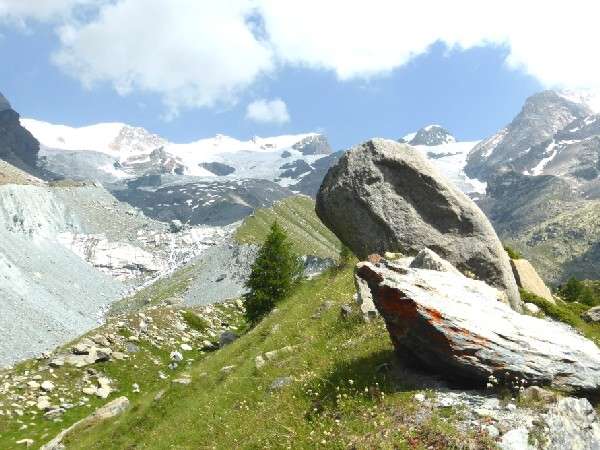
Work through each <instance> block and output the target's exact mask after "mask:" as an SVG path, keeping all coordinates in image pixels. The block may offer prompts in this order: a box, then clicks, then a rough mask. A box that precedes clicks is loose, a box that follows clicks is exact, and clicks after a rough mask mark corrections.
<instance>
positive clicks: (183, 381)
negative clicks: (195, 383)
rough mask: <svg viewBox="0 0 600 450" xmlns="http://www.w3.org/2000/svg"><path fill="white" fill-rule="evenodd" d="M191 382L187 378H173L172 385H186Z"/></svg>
mask: <svg viewBox="0 0 600 450" xmlns="http://www.w3.org/2000/svg"><path fill="white" fill-rule="evenodd" d="M191 382H192V379H191V378H190V377H189V376H183V377H181V378H175V379H174V380H173V383H176V384H183V385H188V384H190V383H191Z"/></svg>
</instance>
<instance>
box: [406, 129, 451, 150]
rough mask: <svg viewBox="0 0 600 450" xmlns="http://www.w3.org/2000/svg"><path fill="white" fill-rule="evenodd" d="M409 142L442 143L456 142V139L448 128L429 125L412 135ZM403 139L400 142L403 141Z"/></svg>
mask: <svg viewBox="0 0 600 450" xmlns="http://www.w3.org/2000/svg"><path fill="white" fill-rule="evenodd" d="M411 137H412V139H410V140H409V141H408V142H406V143H407V144H410V145H441V144H449V143H451V142H456V139H455V138H454V136H452V134H450V132H449V131H448V130H446V129H445V128H443V127H441V126H439V125H428V126H426V127H423V128H421V129H420V130H419V131H417V132H416V133H415V135H414V136H411ZM402 141H403V140H401V141H400V142H402Z"/></svg>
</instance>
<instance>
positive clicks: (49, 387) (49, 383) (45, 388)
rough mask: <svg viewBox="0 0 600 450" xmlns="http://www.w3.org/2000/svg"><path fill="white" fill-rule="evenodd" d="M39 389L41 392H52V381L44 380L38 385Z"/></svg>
mask: <svg viewBox="0 0 600 450" xmlns="http://www.w3.org/2000/svg"><path fill="white" fill-rule="evenodd" d="M40 387H41V388H42V390H43V391H46V392H52V391H53V390H54V383H53V382H52V381H48V380H46V381H44V382H43V383H42V384H41V385H40Z"/></svg>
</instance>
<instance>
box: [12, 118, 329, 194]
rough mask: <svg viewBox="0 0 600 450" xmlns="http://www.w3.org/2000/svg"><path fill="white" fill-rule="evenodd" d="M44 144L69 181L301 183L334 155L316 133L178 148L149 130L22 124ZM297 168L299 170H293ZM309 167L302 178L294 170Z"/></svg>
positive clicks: (222, 139)
mask: <svg viewBox="0 0 600 450" xmlns="http://www.w3.org/2000/svg"><path fill="white" fill-rule="evenodd" d="M21 123H22V125H23V126H24V127H25V128H26V129H28V130H29V131H30V132H31V133H32V134H33V135H34V136H35V137H36V138H37V139H38V140H39V141H40V143H41V144H42V150H41V156H43V157H45V160H46V164H47V168H48V169H50V170H52V171H54V172H57V173H59V174H61V175H63V176H66V177H69V178H87V179H94V180H98V181H102V182H105V183H106V182H109V183H110V182H119V181H122V180H130V179H134V178H138V177H141V176H146V175H152V174H176V175H186V176H191V177H211V178H220V177H227V179H229V180H231V179H244V178H253V179H257V178H258V179H265V180H271V181H275V182H278V183H279V184H281V185H282V186H290V185H293V184H296V183H298V182H299V181H300V180H301V179H302V176H303V175H305V174H307V173H309V172H310V171H311V170H312V169H311V164H312V163H314V162H315V161H317V160H318V159H320V158H322V157H324V156H326V155H328V154H330V153H331V148H330V147H329V143H328V142H327V138H326V137H325V136H323V135H319V134H316V133H307V134H299V135H285V136H277V137H272V138H261V137H254V138H253V139H251V140H248V141H241V140H238V139H235V138H232V137H229V136H223V135H217V136H215V137H212V138H207V139H200V140H197V141H194V142H191V143H185V144H181V143H172V142H169V141H167V140H166V139H164V138H162V137H160V136H158V135H156V134H152V133H150V132H149V131H147V130H145V129H144V128H139V127H132V126H129V125H126V124H123V123H103V124H97V125H91V126H86V127H80V128H73V127H68V126H64V125H54V124H50V123H47V122H42V121H38V120H34V119H22V120H21ZM292 166H293V167H292ZM294 167H304V169H305V170H304V171H302V172H301V173H300V172H299V171H298V170H296V171H292V172H290V168H294Z"/></svg>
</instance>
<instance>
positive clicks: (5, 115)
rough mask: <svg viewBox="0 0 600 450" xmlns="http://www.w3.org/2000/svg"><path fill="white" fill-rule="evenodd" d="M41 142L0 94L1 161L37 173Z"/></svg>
mask: <svg viewBox="0 0 600 450" xmlns="http://www.w3.org/2000/svg"><path fill="white" fill-rule="evenodd" d="M39 148H40V146H39V142H38V141H37V140H36V139H35V138H34V137H33V136H32V135H31V133H30V132H29V131H27V130H26V129H25V128H23V127H22V126H21V124H20V122H19V114H18V113H17V112H16V111H14V110H13V109H12V107H11V105H10V103H9V102H8V100H7V99H6V98H5V97H4V96H3V95H2V93H0V159H2V160H5V161H7V162H9V163H10V164H12V165H14V166H16V167H18V168H20V169H22V170H25V171H35V168H36V164H37V157H38V152H39Z"/></svg>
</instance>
